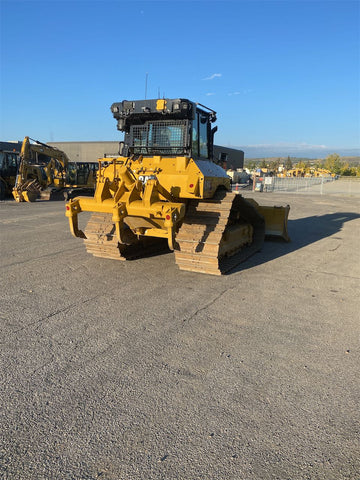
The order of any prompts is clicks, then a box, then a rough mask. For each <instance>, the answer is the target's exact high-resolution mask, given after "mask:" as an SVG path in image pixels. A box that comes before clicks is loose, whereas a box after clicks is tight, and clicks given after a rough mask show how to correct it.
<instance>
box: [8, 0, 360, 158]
mask: <svg viewBox="0 0 360 480" xmlns="http://www.w3.org/2000/svg"><path fill="white" fill-rule="evenodd" d="M0 5H1V124H0V139H1V140H17V139H22V138H23V137H24V136H25V135H29V136H30V137H33V138H37V139H39V140H42V141H45V142H46V141H91V140H93V141H101V140H104V141H105V140H120V139H122V134H121V133H120V132H118V131H117V130H116V121H115V120H114V119H113V117H112V115H111V112H110V105H111V104H112V103H113V102H115V101H121V100H123V99H128V100H130V99H141V98H144V95H145V78H146V74H148V82H147V85H148V87H147V98H157V97H158V93H159V92H160V96H161V97H162V96H163V95H165V97H168V98H177V97H183V98H189V99H191V100H193V101H197V102H200V103H203V104H205V105H207V106H209V107H211V108H213V109H214V110H216V111H217V113H218V122H217V125H218V133H217V134H216V143H217V144H221V145H225V146H240V147H242V146H246V145H247V146H255V147H256V146H260V147H261V146H264V145H265V146H271V148H275V150H276V148H278V150H279V152H280V151H282V150H284V149H285V150H289V151H290V150H291V148H295V149H296V148H298V149H299V150H307V149H309V150H311V148H312V147H313V146H315V147H316V148H320V149H322V148H329V149H330V150H331V149H334V150H335V149H338V150H339V149H354V148H355V149H356V148H359V147H360V132H359V33H358V32H359V30H358V26H359V3H358V2H357V1H356V2H355V1H347V0H342V1H336V0H334V1H317V0H314V1H295V0H287V1H272V0H266V1H256V0H255V1H240V0H239V1H235V0H234V1H226V0H222V1H216V0H198V1H176V0H174V1H172V0H167V1H152V0H149V1H146V2H144V1H126V0H123V1H122V0H118V1H113V0H102V1H97V0H95V1H86V0H78V1H70V0H64V1H51V0H48V1H31V0H29V1H26V0H25V1H17V0H11V1H8V0H0ZM285 153H286V152H285Z"/></svg>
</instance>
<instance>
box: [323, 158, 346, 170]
mask: <svg viewBox="0 0 360 480" xmlns="http://www.w3.org/2000/svg"><path fill="white" fill-rule="evenodd" d="M324 167H325V168H326V170H330V172H331V173H335V175H340V174H341V170H342V168H343V167H344V162H343V161H342V160H341V158H340V155H338V154H337V153H332V154H331V155H328V156H327V157H326V158H325V162H324Z"/></svg>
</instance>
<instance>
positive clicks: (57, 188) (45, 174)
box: [12, 137, 97, 202]
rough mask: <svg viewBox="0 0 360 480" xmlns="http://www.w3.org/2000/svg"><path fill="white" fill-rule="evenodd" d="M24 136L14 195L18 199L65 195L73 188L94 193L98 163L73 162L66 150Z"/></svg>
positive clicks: (49, 198) (28, 200)
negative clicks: (31, 141)
mask: <svg viewBox="0 0 360 480" xmlns="http://www.w3.org/2000/svg"><path fill="white" fill-rule="evenodd" d="M30 140H31V139H30V138H29V137H25V138H24V141H23V144H22V147H21V152H20V165H19V169H18V173H17V176H16V182H15V186H14V188H13V192H12V193H13V196H14V198H15V200H16V201H17V202H24V201H26V202H34V201H35V200H36V199H37V198H40V199H41V200H52V199H62V200H63V199H64V198H66V197H67V196H69V195H70V194H71V193H72V192H73V191H76V192H78V194H83V195H88V194H93V193H94V189H95V181H96V170H97V164H91V163H75V162H70V160H69V158H68V157H67V155H66V154H65V152H63V151H61V150H59V149H57V148H55V147H51V146H50V145H46V143H42V142H39V141H38V140H34V142H35V143H30Z"/></svg>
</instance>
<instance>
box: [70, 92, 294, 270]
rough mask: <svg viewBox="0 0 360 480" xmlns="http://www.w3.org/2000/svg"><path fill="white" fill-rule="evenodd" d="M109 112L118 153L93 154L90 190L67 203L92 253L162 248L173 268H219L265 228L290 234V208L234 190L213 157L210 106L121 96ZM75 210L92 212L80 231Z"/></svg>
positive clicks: (257, 241) (241, 255)
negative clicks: (121, 136) (118, 137)
mask: <svg viewBox="0 0 360 480" xmlns="http://www.w3.org/2000/svg"><path fill="white" fill-rule="evenodd" d="M111 110H112V113H113V115H114V117H115V119H116V120H117V121H118V129H119V130H121V131H124V132H125V141H124V142H121V144H120V145H121V149H120V150H121V152H120V153H119V156H118V157H116V158H113V159H109V158H102V159H100V160H99V171H98V176H97V184H96V190H95V195H94V196H93V197H76V198H74V199H72V200H70V201H69V202H68V203H67V205H66V215H67V217H68V218H69V222H70V229H71V232H72V234H73V235H74V236H76V237H80V238H83V239H84V241H85V245H86V248H87V251H88V252H89V253H92V254H93V255H94V256H97V257H103V258H112V259H118V260H127V259H134V258H137V257H140V256H144V255H148V254H153V253H156V252H160V251H161V250H164V249H165V248H166V249H168V248H169V249H170V250H174V251H175V260H176V263H177V264H178V266H179V268H180V269H182V270H191V271H195V272H203V273H208V274H214V275H219V274H222V273H224V272H226V271H228V270H230V269H232V268H234V267H235V266H236V265H237V264H238V263H240V262H241V261H243V260H245V259H246V258H247V257H248V256H249V255H251V254H253V253H255V252H256V251H258V250H259V249H260V248H261V246H262V244H263V242H264V239H265V236H267V235H270V236H277V237H281V238H283V239H284V240H286V241H288V240H289V237H288V232H287V218H288V214H289V208H290V207H289V206H288V205H287V206H285V207H282V206H281V207H266V206H260V205H258V203H257V202H256V201H255V200H252V199H245V198H244V197H243V196H242V195H240V194H238V193H237V192H232V191H231V187H230V179H229V177H228V176H227V175H226V172H225V171H224V170H223V169H222V168H221V167H220V166H218V165H216V164H215V163H213V162H212V158H213V138H214V133H215V131H216V129H217V127H215V128H213V127H212V124H213V122H215V120H216V112H214V111H213V110H211V109H209V108H207V107H205V106H203V105H201V104H197V103H194V102H191V101H189V100H186V99H158V100H156V99H155V100H139V101H125V100H124V101H123V102H120V103H114V104H113V105H112V106H111ZM81 212H92V216H91V218H90V220H89V222H88V224H87V226H86V228H85V230H84V231H82V230H80V229H79V226H78V215H79V213H81Z"/></svg>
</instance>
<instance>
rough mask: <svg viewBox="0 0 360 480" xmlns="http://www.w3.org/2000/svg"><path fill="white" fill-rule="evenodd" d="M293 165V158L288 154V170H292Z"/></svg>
mask: <svg viewBox="0 0 360 480" xmlns="http://www.w3.org/2000/svg"><path fill="white" fill-rule="evenodd" d="M292 167H293V164H292V161H291V158H290V157H289V156H288V157H287V159H286V161H285V168H286V170H291V169H292Z"/></svg>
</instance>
